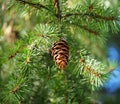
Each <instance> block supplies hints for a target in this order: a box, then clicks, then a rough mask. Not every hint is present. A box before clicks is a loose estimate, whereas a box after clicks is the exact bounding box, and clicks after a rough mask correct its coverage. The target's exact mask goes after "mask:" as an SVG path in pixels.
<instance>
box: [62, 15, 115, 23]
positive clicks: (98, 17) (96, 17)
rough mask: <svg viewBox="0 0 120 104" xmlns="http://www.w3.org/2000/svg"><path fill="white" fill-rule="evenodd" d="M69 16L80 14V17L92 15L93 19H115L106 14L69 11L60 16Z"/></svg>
mask: <svg viewBox="0 0 120 104" xmlns="http://www.w3.org/2000/svg"><path fill="white" fill-rule="evenodd" d="M70 16H81V17H83V16H89V17H92V18H94V19H102V20H106V21H113V20H116V19H117V18H116V17H114V16H110V17H107V16H101V15H99V14H96V13H69V14H66V15H64V16H62V18H67V17H70Z"/></svg>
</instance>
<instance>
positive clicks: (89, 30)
mask: <svg viewBox="0 0 120 104" xmlns="http://www.w3.org/2000/svg"><path fill="white" fill-rule="evenodd" d="M71 24H72V25H76V26H78V27H80V28H81V29H83V30H85V31H87V32H89V33H91V34H94V35H96V36H97V35H99V32H98V31H95V30H92V29H90V28H88V27H87V26H83V25H78V24H75V23H71Z"/></svg>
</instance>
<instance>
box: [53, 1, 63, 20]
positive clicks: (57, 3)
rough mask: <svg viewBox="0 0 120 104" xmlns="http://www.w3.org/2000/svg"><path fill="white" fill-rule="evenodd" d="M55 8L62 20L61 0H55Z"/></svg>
mask: <svg viewBox="0 0 120 104" xmlns="http://www.w3.org/2000/svg"><path fill="white" fill-rule="evenodd" d="M54 6H55V8H56V16H57V17H58V18H59V19H61V17H62V16H61V9H60V2H59V0H54Z"/></svg>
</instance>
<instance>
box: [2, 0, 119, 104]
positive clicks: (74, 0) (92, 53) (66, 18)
mask: <svg viewBox="0 0 120 104" xmlns="http://www.w3.org/2000/svg"><path fill="white" fill-rule="evenodd" d="M3 4H4V5H3ZM0 5H1V7H2V13H3V14H1V15H4V16H2V17H3V18H1V19H2V21H4V22H6V21H8V20H9V21H10V22H8V23H6V24H4V26H3V28H2V29H1V30H0V33H1V34H5V37H6V36H7V37H8V36H9V39H8V38H6V44H4V43H3V42H2V41H5V40H4V39H3V38H2V37H3V35H1V40H2V39H3V40H2V41H0V44H1V46H0V104H89V103H90V104H91V103H93V101H92V97H91V94H92V93H93V92H94V91H97V90H99V89H100V88H101V87H102V86H103V84H104V82H105V81H106V79H107V76H108V74H109V71H108V69H109V65H108V63H107V61H106V59H105V53H106V39H107V37H108V36H109V34H108V32H109V31H111V32H112V33H117V32H118V30H119V24H118V16H119V13H118V10H117V9H114V8H110V7H106V6H105V4H104V0H103V1H102V0H5V1H3V2H1V4H0ZM8 30H9V32H8ZM11 38H12V39H13V38H14V39H13V42H12V43H11V41H12V40H11Z"/></svg>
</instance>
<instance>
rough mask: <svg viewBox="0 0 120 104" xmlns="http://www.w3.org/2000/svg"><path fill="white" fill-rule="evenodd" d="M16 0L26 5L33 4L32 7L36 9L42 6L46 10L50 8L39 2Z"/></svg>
mask: <svg viewBox="0 0 120 104" xmlns="http://www.w3.org/2000/svg"><path fill="white" fill-rule="evenodd" d="M16 1H18V2H20V3H22V4H28V5H30V6H33V7H35V8H37V9H41V8H43V9H46V10H48V11H51V10H50V9H49V8H47V7H46V6H45V5H42V4H39V3H32V2H28V1H25V0H16Z"/></svg>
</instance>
